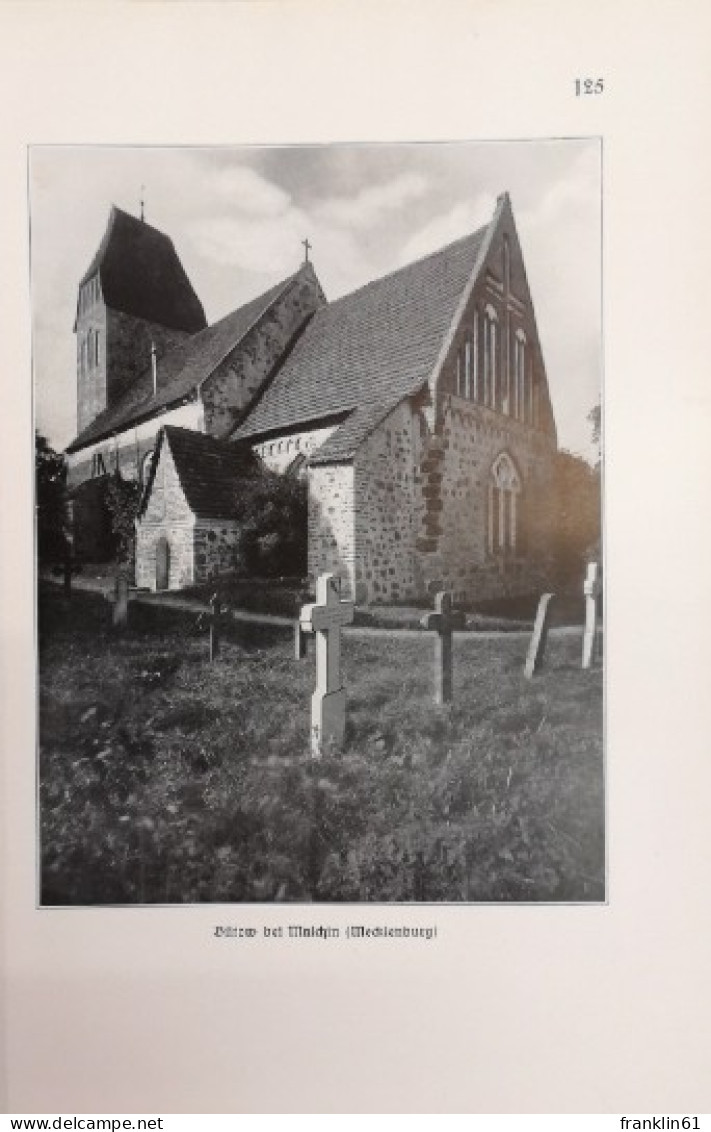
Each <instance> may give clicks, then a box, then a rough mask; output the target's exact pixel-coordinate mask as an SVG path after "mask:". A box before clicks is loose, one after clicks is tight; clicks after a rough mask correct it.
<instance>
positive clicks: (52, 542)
mask: <svg viewBox="0 0 711 1132" xmlns="http://www.w3.org/2000/svg"><path fill="white" fill-rule="evenodd" d="M66 482H67V464H66V460H65V459H64V456H63V455H62V454H61V452H55V450H54V449H53V448H52V447H51V445H50V443H49V441H48V440H47V438H46V437H45V436H42V434H41V433H39V432H36V433H35V492H36V495H35V504H36V514H37V554H38V557H39V560H40V562H42V563H46V562H58V561H61V560H63V559H64V557H65V555H66V553H67V536H68V530H67V516H66Z"/></svg>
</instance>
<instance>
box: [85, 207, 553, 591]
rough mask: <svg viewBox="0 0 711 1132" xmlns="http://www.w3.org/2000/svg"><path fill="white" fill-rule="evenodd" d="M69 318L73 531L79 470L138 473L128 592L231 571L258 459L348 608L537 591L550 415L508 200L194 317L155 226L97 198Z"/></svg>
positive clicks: (190, 296)
mask: <svg viewBox="0 0 711 1132" xmlns="http://www.w3.org/2000/svg"><path fill="white" fill-rule="evenodd" d="M75 332H76V336H77V406H78V428H79V434H78V436H77V437H76V439H75V440H74V441H73V443H72V444H71V445H70V446H69V448H68V449H67V459H68V463H69V466H70V471H69V482H70V485H72V486H73V488H74V495H75V500H76V502H75V522H76V526H77V531H76V536H75V537H76V540H77V543H78V544H79V543H80V542H81V528H82V526H85V527H86V530H87V531H88V529H89V527H90V525H91V508H90V502H89V501H90V499H91V497H92V483H93V482H94V481H95V480H96V479H97V478H101V477H106V476H108V475H110V474H112V473H115V472H119V473H120V474H121V476H123V477H124V478H133V479H138V480H139V481H140V483H141V484H142V495H141V501H140V506H139V514H138V518H137V521H136V532H137V562H136V584H137V585H138V586H141V587H147V588H149V589H155V588H171V589H174V588H181V587H183V586H188V585H191V584H193V583H197V582H200V581H204V580H207V579H208V578H212V577H215V576H217V575H220V574H226V573H229V572H231V571H234V570H237V571H239V570H240V569H241V557H240V529H239V518H238V516H239V500H240V498H241V497H243V494H244V493H245V492H249V490H250V481H252V483H253V482H254V478H255V477H258V476H259V475H260V474H263V469H264V468H265V467H266V468H268V469H271V470H272V471H276V472H279V473H281V474H284V475H298V476H301V477H304V478H305V479H306V481H307V485H308V569H309V575H310V578H311V579H312V580H313V579H314V578H315V576H316V575H318V574H319V573H321V572H323V571H332V572H335V573H336V574H338V575H339V576H340V577H341V579H342V582H343V593H344V596H345V595H350V596H352V597H354V598H355V600H356V601H357V602H359V603H364V604H365V603H370V602H397V601H403V600H409V599H414V598H423V597H426V596H427V595H428V594H431V593H432V592H433V591H434V590H436V589H440V588H443V587H446V588H449V589H451V590H453V591H454V594H455V597H456V599H457V600H460V601H465V600H467V599H471V598H474V597H476V598H477V599H480V600H481V599H486V598H493V597H498V596H502V595H515V594H527V593H530V592H532V591H533V590H535V589H537V588H538V587H539V585H540V581H541V576H542V575H541V572H542V571H543V570H544V569H545V564H546V547H547V545H548V543H549V538H550V530H551V524H552V521H553V516H552V514H551V507H550V499H551V486H552V475H553V462H554V457H555V452H556V429H555V422H554V419H553V412H552V407H551V401H550V396H549V390H548V382H547V378H546V372H545V365H544V361H543V356H542V353H541V347H540V342H539V338H538V333H537V329H536V321H535V316H534V310H533V303H532V299H531V295H530V291H529V288H528V283H527V279H526V271H525V267H524V262H523V257H522V253H521V247H520V244H519V240H518V236H517V233H516V227H515V223H514V217H513V213H512V208H511V203H510V199H509V197H508V194H506V193H504V194H502V195H501V196H500V197H499V198H498V201H497V205H496V208H495V211H494V214H493V216H492V218H491V220H490V222H489V223H488V224H487V225H486V226H485V227H483V228H481V229H479V230H478V231H476V232H473V233H472V234H471V235H468V236H465V237H464V238H462V239H460V240H457V241H455V242H454V243H451V244H449V245H447V246H446V247H444V248H442V249H441V250H439V251H437V252H434V253H433V254H431V255H428V256H426V257H424V258H423V259H420V260H418V261H417V262H415V263H412V264H409V265H408V266H406V267H403V268H401V269H400V270H398V271H394V272H392V273H391V274H389V275H386V276H384V277H383V278H381V279H377V280H375V281H373V282H371V283H368V284H367V285H366V286H364V287H361V288H359V289H358V290H356V291H354V292H352V293H351V294H349V295H346V296H344V297H343V298H341V299H338V300H336V301H335V302H331V303H329V302H327V301H326V298H325V296H324V293H323V291H322V288H321V286H320V284H319V281H318V278H317V276H316V273H315V271H314V268H313V265H312V264H311V263H310V262H308V261H307V262H305V263H304V264H302V266H301V267H300V268H299V270H298V271H296V272H295V273H294V274H293V275H291V276H289V277H288V278H287V279H284V280H282V281H280V282H278V283H276V284H275V286H273V287H272V288H271V289H270V290H268V291H267V292H266V293H265V294H263V295H260V296H259V297H257V298H255V299H253V300H252V301H251V302H249V303H247V304H246V305H245V306H242V307H240V308H239V309H238V310H236V311H234V312H233V313H232V314H229V315H227V317H225V318H223V319H221V320H220V321H219V322H217V323H215V324H214V325H212V326H207V325H206V321H205V315H204V312H203V309H202V306H201V304H200V302H199V300H198V298H197V296H196V294H195V292H194V291H193V288H192V286H191V284H190V282H189V280H188V278H187V276H186V274H185V272H184V270H183V268H182V265H181V263H180V260H179V258H178V255H177V253H176V251H175V248H174V246H173V244H172V242H171V240H170V239H169V238H168V237H167V236H165V235H164V234H163V233H161V232H159V231H157V230H156V229H155V228H153V227H152V226H150V225H149V224H147V223H146V222H145V221H143V220H142V219H141V220H137V219H135V218H134V217H131V216H129V215H128V214H126V213H124V212H122V211H120V210H119V209H117V208H114V209H113V210H112V212H111V216H110V219H109V224H108V227H107V230H106V234H105V236H104V238H103V240H102V242H101V245H100V247H99V249H98V251H97V253H96V255H95V257H94V259H93V260H92V263H91V265H90V267H89V268H88V270H87V271H86V273H85V275H84V276H83V278H82V280H81V283H80V287H79V297H78V304H77V316H76V323H75ZM82 498H84V499H85V502H84V504H82ZM82 507H84V510H82Z"/></svg>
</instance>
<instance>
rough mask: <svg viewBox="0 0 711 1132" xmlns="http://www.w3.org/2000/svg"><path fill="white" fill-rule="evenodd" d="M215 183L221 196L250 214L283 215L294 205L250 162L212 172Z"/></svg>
mask: <svg viewBox="0 0 711 1132" xmlns="http://www.w3.org/2000/svg"><path fill="white" fill-rule="evenodd" d="M210 182H211V186H212V188H213V190H214V192H215V194H216V195H217V196H218V197H221V198H225V199H227V200H230V201H231V202H232V203H233V204H234V207H235V208H236V209H237V210H238V211H239V212H246V213H248V214H249V215H250V216H269V217H275V216H280V215H282V214H283V213H284V212H286V211H287V209H288V208H289V206H290V204H291V198H290V197H289V194H288V193H286V192H284V190H283V189H280V188H279V186H278V185H275V184H274V182H273V181H268V180H267V179H266V177H263V176H262V175H261V174H260V173H257V172H256V170H254V169H250V168H249V167H248V166H246V165H234V166H232V167H231V168H227V169H222V170H220V171H219V172H217V173H212V174H211V177H210Z"/></svg>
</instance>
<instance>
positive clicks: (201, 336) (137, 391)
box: [67, 269, 303, 452]
mask: <svg viewBox="0 0 711 1132" xmlns="http://www.w3.org/2000/svg"><path fill="white" fill-rule="evenodd" d="M301 270H303V269H301ZM298 275H299V272H297V273H296V274H295V275H291V276H289V278H288V279H285V280H283V281H282V282H281V283H277V285H276V286H275V287H272V288H271V289H270V290H269V291H266V292H265V293H264V294H263V295H259V297H258V298H256V299H253V300H252V302H250V303H247V304H246V305H245V306H243V307H240V308H239V309H238V310H236V311H233V312H232V314H228V315H226V316H225V318H223V319H221V320H220V321H219V322H216V323H214V325H213V326H208V327H206V329H205V330H201V331H200V332H199V333H198V334H194V335H193V336H192V337H191V338H188V339H186V340H185V341H184V342H181V343H180V345H179V346H176V347H175V348H174V349H173V350H171V351H170V352H169V353H167V354H166V355H165V356H164V357H163V358H160V359H159V361H158V365H157V377H158V381H157V386H158V389H157V393H156V396H155V397H154V396H153V375H152V371H151V367H150V366H148V367H147V368H146V369H145V370H144V371H143V373H142V374H141V375H140V376H139V377H138V378H137V379H136V381H134V382H133V384H132V385H130V386H129V388H128V389H127V390H126V391H125V393H124V394H123V396H122V397H121V398H120V399H119V401H118V402H117V403H116V405H114V406H113V408H110V409H105V410H104V412H103V413H100V414H99V416H98V417H96V419H95V420H93V421H92V422H91V424H90V425H87V427H86V428H85V429H84V430H83V431H82V432H80V433H79V435H78V436H77V438H76V440H73V441H72V443H71V444H70V445H69V447H68V448H67V451H68V452H76V451H77V450H78V449H80V448H84V447H85V446H86V445H87V444H93V443H94V442H96V441H97V440H102V439H103V438H104V437H105V436H110V435H111V433H113V432H117V431H119V430H121V429H124V428H128V427H129V426H130V425H132V424H134V423H136V422H138V421H139V420H146V419H149V418H150V417H152V416H156V415H157V414H158V413H159V412H161V411H162V410H163V409H165V408H167V407H168V406H169V405H173V404H175V403H177V402H179V401H182V400H184V399H186V398H187V397H189V396H190V395H191V394H192V393H193V392H194V391H195V389H196V388H197V386H198V385H199V384H200V382H202V381H204V380H205V378H206V377H209V375H210V374H211V373H212V372H213V371H214V370H215V369H216V368H217V366H219V365H220V363H221V362H222V361H223V360H224V358H225V357H226V355H227V354H229V353H230V351H231V350H234V349H235V347H236V346H237V345H239V343H240V341H241V340H242V339H243V338H244V336H245V334H246V333H247V331H248V330H249V329H250V327H252V326H253V325H254V323H255V322H257V320H258V319H259V318H260V317H261V316H262V315H263V314H264V313H265V312H266V311H267V310H268V309H269V307H270V306H271V305H272V303H274V301H275V300H276V299H277V298H278V297H279V296H280V295H281V294H282V293H283V292H284V291H286V289H287V288H288V287H289V286H290V284H291V283H292V282H293V281H294V280H295V279H296V278H297V277H298Z"/></svg>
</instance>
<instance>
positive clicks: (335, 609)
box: [299, 574, 355, 755]
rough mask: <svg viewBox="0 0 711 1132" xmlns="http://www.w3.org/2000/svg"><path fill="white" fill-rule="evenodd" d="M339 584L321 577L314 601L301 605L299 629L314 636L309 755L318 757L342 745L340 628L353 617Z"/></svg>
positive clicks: (327, 576) (328, 576)
mask: <svg viewBox="0 0 711 1132" xmlns="http://www.w3.org/2000/svg"><path fill="white" fill-rule="evenodd" d="M340 592H341V583H340V580H339V579H338V578H337V577H336V576H335V574H321V575H320V576H319V578H318V581H317V583H316V601H315V602H314V603H313V604H312V605H304V606H303V607H302V609H301V615H300V617H299V625H300V628H301V631H302V632H304V633H315V634H316V691H315V692H314V694H313V696H312V699H311V735H312V751H313V754H315V755H317V754H319V753H320V751H321V749H322V747H323V746H324V745H325V744H327V743H329V742H331V743H334V744H340V743H342V742H343V736H344V734H345V725H346V714H345V710H346V709H345V704H346V694H345V691H344V689H343V688H342V686H341V628H342V627H343V626H344V625H348V624H350V622H351V621H352V620H353V616H354V613H355V606H354V604H353V602H352V601H341V599H340Z"/></svg>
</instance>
